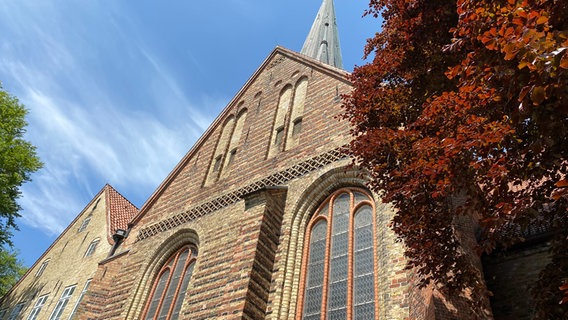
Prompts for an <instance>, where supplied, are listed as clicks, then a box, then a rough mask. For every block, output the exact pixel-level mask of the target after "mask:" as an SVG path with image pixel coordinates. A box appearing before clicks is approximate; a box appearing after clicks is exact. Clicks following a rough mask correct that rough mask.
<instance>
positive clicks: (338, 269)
mask: <svg viewBox="0 0 568 320" xmlns="http://www.w3.org/2000/svg"><path fill="white" fill-rule="evenodd" d="M347 258H348V256H347V254H345V255H342V256H339V257H335V258H333V259H332V260H331V261H332V263H333V268H330V270H329V281H330V282H332V283H333V282H336V281H340V280H345V279H347V268H348V260H347Z"/></svg>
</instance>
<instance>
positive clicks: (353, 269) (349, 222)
mask: <svg viewBox="0 0 568 320" xmlns="http://www.w3.org/2000/svg"><path fill="white" fill-rule="evenodd" d="M374 221H375V207H374V203H373V201H372V198H371V197H370V195H369V194H368V193H367V192H366V191H364V190H360V189H341V190H339V191H336V192H335V193H333V194H332V195H331V196H330V197H329V198H328V199H327V200H326V201H324V203H323V204H322V205H321V206H320V207H319V209H318V210H317V211H316V213H315V214H314V216H313V217H312V218H311V219H310V221H309V223H308V227H307V229H306V230H307V231H306V242H305V243H306V245H305V249H304V259H303V265H302V281H301V283H302V288H301V291H300V297H299V304H298V315H299V316H298V318H299V319H306V320H307V319H310V320H314V319H347V320H353V319H357V320H358V319H365V320H366V319H377V317H378V304H377V300H378V293H377V290H376V288H377V280H376V279H377V264H376V261H377V259H376V253H375V251H376V250H375V247H376V227H375V223H374Z"/></svg>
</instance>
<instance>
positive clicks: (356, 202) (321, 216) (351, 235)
mask: <svg viewBox="0 0 568 320" xmlns="http://www.w3.org/2000/svg"><path fill="white" fill-rule="evenodd" d="M355 192H358V193H362V194H363V195H365V196H366V198H367V199H363V200H361V199H356V198H355ZM346 193H347V194H348V195H349V224H348V226H347V228H348V231H347V232H348V246H347V248H348V249H347V250H348V252H347V256H348V268H347V273H348V275H347V294H346V296H347V301H346V313H347V318H346V320H352V319H353V317H354V307H355V302H354V292H353V291H354V282H355V277H354V263H355V262H354V256H355V252H356V251H355V250H356V249H355V229H356V228H355V215H356V214H357V213H359V209H361V208H363V207H365V206H369V207H370V208H371V211H372V212H371V214H372V232H373V234H372V237H373V286H374V301H375V303H374V314H375V319H378V317H379V305H378V302H379V292H378V274H379V273H378V254H377V249H378V240H377V234H378V233H377V212H376V206H375V203H374V200H373V197H372V195H371V194H370V193H369V192H368V191H367V190H365V189H362V188H356V187H349V188H341V189H338V190H336V191H334V192H333V193H332V194H331V195H330V196H328V197H327V198H326V199H325V200H324V201H323V202H321V204H320V205H319V206H318V208H317V210H315V212H314V214H313V215H312V216H311V217H310V219H309V220H308V223H307V225H306V229H305V233H304V234H305V236H304V245H303V254H302V264H301V273H300V286H299V291H298V304H297V306H296V319H297V320H301V319H304V315H303V313H304V303H305V300H304V299H305V298H306V288H307V280H308V279H307V275H308V262H309V258H310V240H311V235H312V230H313V228H314V226H316V225H317V224H318V223H319V222H320V221H322V220H323V221H325V222H326V224H327V226H326V234H325V252H324V271H323V284H322V300H321V307H320V319H322V320H323V319H327V317H328V313H327V311H328V298H329V287H330V265H331V263H330V261H331V249H332V247H331V245H332V239H331V238H332V237H333V234H332V227H333V215H334V213H333V210H334V208H333V206H334V203H335V200H336V199H337V198H338V197H339V196H341V195H342V194H346ZM325 209H327V212H325V213H324V212H323V210H325Z"/></svg>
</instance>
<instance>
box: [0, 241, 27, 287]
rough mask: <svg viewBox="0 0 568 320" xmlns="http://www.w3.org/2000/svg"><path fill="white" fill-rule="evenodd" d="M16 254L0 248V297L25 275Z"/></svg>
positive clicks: (25, 269)
mask: <svg viewBox="0 0 568 320" xmlns="http://www.w3.org/2000/svg"><path fill="white" fill-rule="evenodd" d="M27 270H28V268H26V267H25V266H24V265H23V263H22V261H20V260H18V258H17V253H16V252H14V251H11V250H6V248H4V247H2V248H0V297H1V296H4V295H5V294H6V293H7V292H8V290H10V289H11V288H12V286H13V285H14V284H16V282H18V280H19V279H20V278H21V277H22V276H23V275H24V273H26V271H27Z"/></svg>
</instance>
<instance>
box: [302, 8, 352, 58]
mask: <svg viewBox="0 0 568 320" xmlns="http://www.w3.org/2000/svg"><path fill="white" fill-rule="evenodd" d="M335 20H336V19H335V9H334V7H333V0H323V3H322V4H321V7H320V9H319V12H318V15H317V17H316V20H315V21H314V24H313V25H312V29H311V30H310V33H309V34H308V37H307V38H306V42H304V46H303V47H302V51H301V53H303V54H305V55H308V56H310V57H312V58H315V59H317V60H319V61H321V62H323V63H327V64H329V65H332V66H334V67H337V68H341V69H342V68H343V63H342V61H341V48H340V46H339V33H338V32H337V23H336V21H335Z"/></svg>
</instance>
